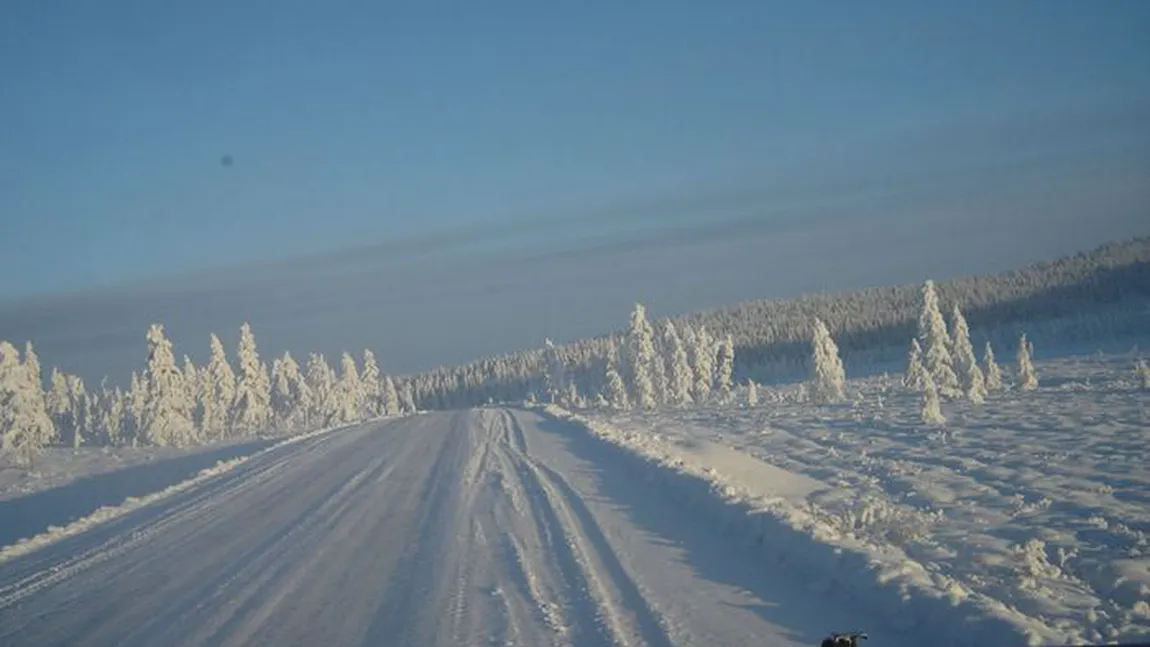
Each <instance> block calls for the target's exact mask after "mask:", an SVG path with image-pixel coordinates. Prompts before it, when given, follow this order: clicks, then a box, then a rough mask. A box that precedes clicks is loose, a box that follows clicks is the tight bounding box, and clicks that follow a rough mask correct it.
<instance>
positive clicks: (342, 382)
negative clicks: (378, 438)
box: [337, 353, 363, 422]
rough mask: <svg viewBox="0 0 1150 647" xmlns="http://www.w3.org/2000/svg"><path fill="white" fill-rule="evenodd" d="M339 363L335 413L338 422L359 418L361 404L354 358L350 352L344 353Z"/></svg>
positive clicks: (361, 397)
mask: <svg viewBox="0 0 1150 647" xmlns="http://www.w3.org/2000/svg"><path fill="white" fill-rule="evenodd" d="M339 364H340V379H339V413H338V414H337V415H338V417H339V421H340V422H355V421H357V420H359V419H360V409H361V408H362V406H363V404H362V403H363V394H362V392H361V391H360V384H359V369H358V368H356V366H355V358H353V357H352V356H351V354H350V353H344V354H343V356H342V357H341V358H340V361H339Z"/></svg>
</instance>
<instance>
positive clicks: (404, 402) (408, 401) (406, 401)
mask: <svg viewBox="0 0 1150 647" xmlns="http://www.w3.org/2000/svg"><path fill="white" fill-rule="evenodd" d="M399 409H400V411H402V412H403V413H416V412H418V411H419V405H417V404H416V402H415V391H414V390H413V387H412V386H411V382H410V381H405V382H404V383H403V386H402V387H401V388H400V389H399Z"/></svg>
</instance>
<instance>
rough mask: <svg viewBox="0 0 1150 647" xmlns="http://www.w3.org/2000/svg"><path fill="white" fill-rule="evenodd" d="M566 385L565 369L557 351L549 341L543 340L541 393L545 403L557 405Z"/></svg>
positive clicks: (560, 400) (561, 399) (562, 397)
mask: <svg viewBox="0 0 1150 647" xmlns="http://www.w3.org/2000/svg"><path fill="white" fill-rule="evenodd" d="M566 383H567V367H566V365H565V363H564V362H563V358H562V357H560V355H559V349H558V348H556V346H555V342H553V341H551V340H550V339H544V340H543V391H544V393H545V394H546V398H547V401H548V402H550V403H552V404H559V403H561V402H562V401H563V399H564V394H565V392H566V388H565V387H566Z"/></svg>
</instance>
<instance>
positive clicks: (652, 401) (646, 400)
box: [627, 303, 657, 409]
mask: <svg viewBox="0 0 1150 647" xmlns="http://www.w3.org/2000/svg"><path fill="white" fill-rule="evenodd" d="M654 358H655V344H654V333H653V331H652V330H651V324H650V323H649V322H648V321H647V309H646V308H644V307H643V304H641V303H636V304H635V309H634V310H632V311H631V327H630V329H629V330H628V331H627V359H628V363H629V364H630V368H631V390H632V392H633V393H634V395H635V403H636V404H637V405H638V406H639V408H640V409H654V408H655V406H656V405H657V400H656V398H655V386H654V384H653V383H652V381H651V362H652V361H654Z"/></svg>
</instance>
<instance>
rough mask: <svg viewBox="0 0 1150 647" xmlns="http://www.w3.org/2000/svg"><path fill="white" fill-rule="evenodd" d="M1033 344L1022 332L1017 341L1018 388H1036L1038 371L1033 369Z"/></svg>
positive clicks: (1028, 389)
mask: <svg viewBox="0 0 1150 647" xmlns="http://www.w3.org/2000/svg"><path fill="white" fill-rule="evenodd" d="M1033 358H1034V345H1033V344H1031V343H1030V342H1029V341H1028V340H1027V339H1026V334H1025V333H1024V334H1023V335H1022V337H1021V338H1020V339H1019V341H1018V388H1020V389H1022V390H1023V391H1033V390H1035V389H1037V388H1038V372H1037V371H1036V370H1035V369H1034V359H1033Z"/></svg>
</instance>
